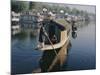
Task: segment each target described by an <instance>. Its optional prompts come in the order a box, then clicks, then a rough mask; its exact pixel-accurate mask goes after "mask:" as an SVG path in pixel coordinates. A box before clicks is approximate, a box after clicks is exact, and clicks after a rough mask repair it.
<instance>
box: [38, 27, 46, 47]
mask: <svg viewBox="0 0 100 75" xmlns="http://www.w3.org/2000/svg"><path fill="white" fill-rule="evenodd" d="M46 35H47V33H46V31H45V29H44V26H43V25H42V26H41V28H40V33H39V45H38V48H43V47H44V41H45V36H46Z"/></svg>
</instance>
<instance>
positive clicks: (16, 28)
mask: <svg viewBox="0 0 100 75" xmlns="http://www.w3.org/2000/svg"><path fill="white" fill-rule="evenodd" d="M11 15H12V19H11V30H12V35H15V34H17V33H19V32H20V24H19V18H20V14H19V13H14V12H12V14H11Z"/></svg>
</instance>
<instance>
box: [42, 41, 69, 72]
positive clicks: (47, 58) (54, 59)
mask: <svg viewBox="0 0 100 75" xmlns="http://www.w3.org/2000/svg"><path fill="white" fill-rule="evenodd" d="M68 44H69V40H68V41H67V42H66V43H65V44H64V45H63V46H62V47H61V48H59V49H56V51H57V55H56V54H55V53H54V52H53V50H48V51H47V50H45V51H44V52H43V56H42V58H41V60H40V67H41V72H48V71H49V72H54V71H60V70H61V67H62V66H63V63H64V62H65V59H66V55H67V53H68V52H67V51H68V50H67V49H68Z"/></svg>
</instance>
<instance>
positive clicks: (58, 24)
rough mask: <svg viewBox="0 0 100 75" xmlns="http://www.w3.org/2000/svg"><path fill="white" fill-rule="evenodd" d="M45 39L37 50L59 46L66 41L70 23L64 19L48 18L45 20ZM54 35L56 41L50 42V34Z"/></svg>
mask: <svg viewBox="0 0 100 75" xmlns="http://www.w3.org/2000/svg"><path fill="white" fill-rule="evenodd" d="M44 27H45V31H46V32H45V33H47V34H46V37H45V41H44V46H43V47H40V48H39V50H53V49H58V48H61V47H62V46H63V45H64V44H65V43H66V41H67V40H68V39H69V32H70V25H68V23H67V22H66V21H65V20H64V19H56V20H50V21H49V22H45V24H44ZM53 35H56V37H57V41H56V43H53V42H52V39H51V38H52V36H53Z"/></svg>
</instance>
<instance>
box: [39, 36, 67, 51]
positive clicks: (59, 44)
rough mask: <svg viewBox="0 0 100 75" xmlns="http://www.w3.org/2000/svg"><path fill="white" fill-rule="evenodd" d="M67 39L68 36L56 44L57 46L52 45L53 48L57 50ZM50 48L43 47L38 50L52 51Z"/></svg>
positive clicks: (48, 46) (49, 46) (47, 46)
mask: <svg viewBox="0 0 100 75" xmlns="http://www.w3.org/2000/svg"><path fill="white" fill-rule="evenodd" d="M68 39H69V36H68V38H66V39H65V40H62V41H61V42H59V43H57V44H54V45H53V47H54V49H57V48H61V47H62V46H63V45H64V44H65V43H66V41H67V40H68ZM52 49H53V48H52V46H51V45H44V47H43V48H40V50H52Z"/></svg>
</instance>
